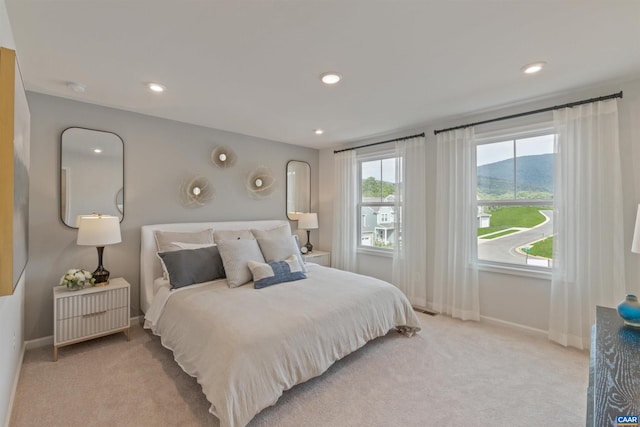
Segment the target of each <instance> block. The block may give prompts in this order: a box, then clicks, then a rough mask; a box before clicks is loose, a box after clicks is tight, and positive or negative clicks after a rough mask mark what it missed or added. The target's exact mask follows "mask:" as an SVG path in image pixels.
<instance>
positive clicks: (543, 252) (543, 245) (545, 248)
mask: <svg viewBox="0 0 640 427" xmlns="http://www.w3.org/2000/svg"><path fill="white" fill-rule="evenodd" d="M529 254H530V255H535V256H540V257H544V258H549V259H551V258H553V237H547V238H546V239H544V240H541V241H539V242H536V243H534V244H533V245H531V250H530V251H529Z"/></svg>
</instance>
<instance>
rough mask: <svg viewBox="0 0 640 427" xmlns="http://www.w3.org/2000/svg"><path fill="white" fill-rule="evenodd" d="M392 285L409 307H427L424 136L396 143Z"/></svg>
mask: <svg viewBox="0 0 640 427" xmlns="http://www.w3.org/2000/svg"><path fill="white" fill-rule="evenodd" d="M395 150H396V159H397V160H396V183H399V185H398V186H397V190H396V195H395V204H396V205H395V209H394V211H395V217H394V223H395V224H394V226H395V227H394V231H395V232H394V245H393V247H394V252H393V272H392V281H393V283H394V284H395V285H396V286H397V287H398V288H400V290H402V291H403V292H404V294H405V295H406V296H407V298H409V301H410V302H411V304H413V305H416V306H419V307H423V308H426V307H427V290H426V287H427V278H426V275H427V268H426V256H427V255H426V253H427V249H426V227H427V220H426V215H425V213H426V210H427V201H426V193H425V192H426V189H425V183H426V172H425V160H426V151H425V142H424V137H415V138H411V139H406V140H403V141H397V142H396V147H395Z"/></svg>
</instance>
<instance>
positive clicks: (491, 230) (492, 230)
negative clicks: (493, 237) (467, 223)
mask: <svg viewBox="0 0 640 427" xmlns="http://www.w3.org/2000/svg"><path fill="white" fill-rule="evenodd" d="M507 228H508V227H486V228H478V237H481V236H484V235H485V234H489V233H495V232H496V231H500V230H506V229H507Z"/></svg>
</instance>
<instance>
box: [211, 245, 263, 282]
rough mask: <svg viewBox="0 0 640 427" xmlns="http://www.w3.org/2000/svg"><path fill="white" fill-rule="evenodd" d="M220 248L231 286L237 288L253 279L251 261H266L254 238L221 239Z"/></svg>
mask: <svg viewBox="0 0 640 427" xmlns="http://www.w3.org/2000/svg"><path fill="white" fill-rule="evenodd" d="M218 250H219V252H220V257H222V264H223V265H224V271H225V273H226V275H227V282H228V283H229V287H230V288H237V287H238V286H241V285H244V284H245V283H247V282H250V281H251V279H252V275H251V270H249V267H248V263H249V261H256V262H262V263H263V262H264V257H263V256H262V252H260V247H259V246H258V242H257V241H256V240H254V239H238V240H220V241H219V242H218Z"/></svg>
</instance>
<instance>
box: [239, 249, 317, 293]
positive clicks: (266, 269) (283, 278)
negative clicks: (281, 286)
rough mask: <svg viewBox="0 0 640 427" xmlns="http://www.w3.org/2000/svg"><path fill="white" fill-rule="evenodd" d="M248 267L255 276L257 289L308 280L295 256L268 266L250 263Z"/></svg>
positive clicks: (254, 281) (254, 282) (254, 280)
mask: <svg viewBox="0 0 640 427" xmlns="http://www.w3.org/2000/svg"><path fill="white" fill-rule="evenodd" d="M248 265H249V269H250V270H251V274H253V284H254V286H255V287H256V289H262V288H266V287H267V286H271V285H276V284H278V283H284V282H293V281H294V280H301V279H306V278H307V276H306V274H304V273H303V272H302V268H301V267H300V264H299V263H298V259H297V258H296V257H295V256H294V255H291V256H290V257H289V258H287V259H285V260H284V261H274V262H270V263H268V264H264V263H261V262H255V261H249V262H248Z"/></svg>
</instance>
